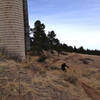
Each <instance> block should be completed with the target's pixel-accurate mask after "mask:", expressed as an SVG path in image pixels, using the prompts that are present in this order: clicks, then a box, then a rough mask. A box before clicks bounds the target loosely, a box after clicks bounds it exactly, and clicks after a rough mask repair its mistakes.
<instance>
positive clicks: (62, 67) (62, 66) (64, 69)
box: [61, 63, 69, 71]
mask: <svg viewBox="0 0 100 100" xmlns="http://www.w3.org/2000/svg"><path fill="white" fill-rule="evenodd" d="M65 67H67V68H69V66H67V65H66V64H65V63H63V64H62V65H61V69H62V70H63V71H66V68H65Z"/></svg>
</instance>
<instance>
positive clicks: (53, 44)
mask: <svg viewBox="0 0 100 100" xmlns="http://www.w3.org/2000/svg"><path fill="white" fill-rule="evenodd" d="M30 31H31V32H33V37H31V54H32V55H41V54H42V51H43V50H49V51H50V52H52V51H53V50H56V51H57V52H58V56H59V54H61V52H63V51H64V52H75V53H82V54H89V55H100V51H99V50H89V49H87V50H85V49H84V48H83V47H82V46H81V47H79V48H76V47H75V46H74V47H72V46H68V45H67V44H65V43H64V44H62V43H60V41H59V39H57V38H56V34H55V32H54V31H50V32H48V34H47V35H46V33H45V25H44V24H42V23H41V21H39V20H37V21H36V22H35V24H34V28H33V29H30Z"/></svg>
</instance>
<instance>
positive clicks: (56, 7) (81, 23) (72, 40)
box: [28, 0, 100, 50]
mask: <svg viewBox="0 0 100 100" xmlns="http://www.w3.org/2000/svg"><path fill="white" fill-rule="evenodd" d="M28 1H29V2H28V5H29V21H30V26H31V27H34V22H35V21H36V20H41V22H42V23H44V24H45V25H46V31H51V30H54V31H55V33H56V34H57V38H59V40H60V41H61V42H62V43H66V44H68V45H72V46H74V45H75V46H76V47H80V46H83V47H84V48H89V49H99V50H100V0H28Z"/></svg>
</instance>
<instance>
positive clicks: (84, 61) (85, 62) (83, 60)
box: [80, 59, 89, 64]
mask: <svg viewBox="0 0 100 100" xmlns="http://www.w3.org/2000/svg"><path fill="white" fill-rule="evenodd" d="M80 61H82V63H83V64H89V62H88V61H87V60H86V59H80Z"/></svg>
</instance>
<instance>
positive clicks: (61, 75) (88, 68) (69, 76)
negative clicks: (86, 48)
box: [0, 53, 100, 100]
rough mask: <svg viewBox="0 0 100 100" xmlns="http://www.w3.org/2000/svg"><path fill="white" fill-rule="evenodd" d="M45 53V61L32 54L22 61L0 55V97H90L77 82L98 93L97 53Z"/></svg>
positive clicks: (24, 99) (64, 99) (5, 99)
mask: <svg viewBox="0 0 100 100" xmlns="http://www.w3.org/2000/svg"><path fill="white" fill-rule="evenodd" d="M44 54H45V56H46V59H45V61H39V58H40V57H39V56H33V57H27V59H26V60H25V61H23V62H22V63H19V62H15V61H14V60H11V59H8V58H6V57H5V56H3V55H0V100H92V98H91V96H90V97H89V95H88V94H87V93H86V91H85V90H84V88H83V87H82V85H81V84H80V82H84V83H85V84H86V85H88V86H90V87H93V89H95V90H96V91H97V92H100V66H99V65H100V56H89V55H82V54H75V53H65V54H63V55H60V56H58V55H57V54H56V53H55V54H50V53H44ZM62 63H66V64H67V65H68V66H69V69H68V70H67V71H66V72H63V71H62V70H61V68H60V67H61V64H62Z"/></svg>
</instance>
